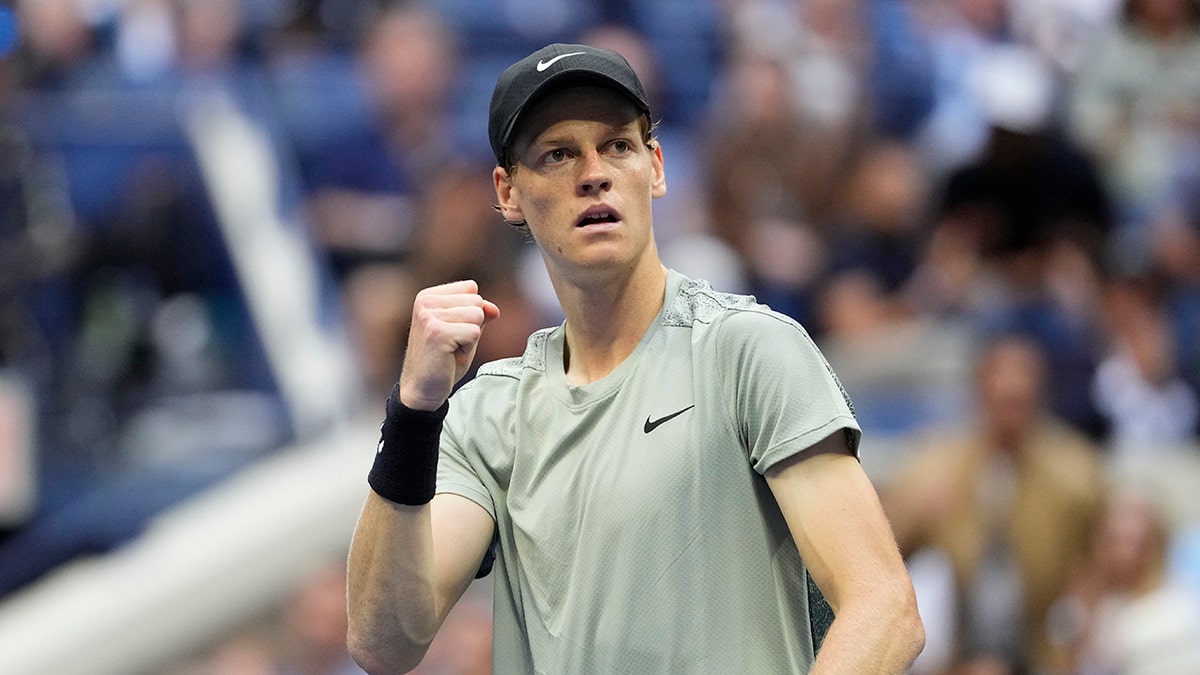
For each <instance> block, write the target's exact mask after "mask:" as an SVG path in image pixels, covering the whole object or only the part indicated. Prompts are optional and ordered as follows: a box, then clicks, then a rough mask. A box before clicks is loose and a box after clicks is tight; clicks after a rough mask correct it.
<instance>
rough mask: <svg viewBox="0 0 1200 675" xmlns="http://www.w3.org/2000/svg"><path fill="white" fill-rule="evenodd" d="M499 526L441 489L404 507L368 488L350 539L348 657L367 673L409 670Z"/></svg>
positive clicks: (476, 507)
mask: <svg viewBox="0 0 1200 675" xmlns="http://www.w3.org/2000/svg"><path fill="white" fill-rule="evenodd" d="M494 529H495V525H494V524H493V523H492V518H491V516H490V515H488V513H487V511H485V510H484V509H483V507H481V506H479V505H478V504H476V503H475V502H472V501H470V500H469V499H467V498H465V497H460V496H459V495H455V494H449V493H442V494H438V495H437V496H435V497H434V498H433V501H432V502H430V503H429V504H424V505H422V506H406V505H403V504H396V503H393V502H390V501H388V500H386V499H384V498H383V497H380V496H379V495H377V494H375V493H374V492H371V493H370V494H368V496H367V502H366V505H364V507H363V511H362V515H361V516H360V518H359V521H358V526H357V527H356V529H355V532H354V539H353V541H352V543H351V545H350V560H349V565H348V573H349V578H348V583H347V599H348V601H349V615H350V629H349V635H348V640H347V642H348V645H349V648H350V653H351V655H353V656H354V660H355V661H357V662H358V664H359V665H360V666H362V668H363V669H364V670H366V671H367V672H369V673H400V672H408V671H409V670H412V669H413V668H415V667H416V666H417V664H418V663H420V662H421V659H422V658H423V657H424V656H425V650H426V649H428V648H429V643H430V642H431V641H432V640H433V636H434V634H435V633H436V632H437V630H438V628H439V627H441V625H442V621H443V620H445V618H446V614H447V613H449V611H450V609H451V608H452V607H453V606H454V603H456V602H458V599H459V598H460V597H462V594H463V592H464V591H465V590H466V589H467V586H468V585H469V584H470V583H471V580H472V579H473V578H474V576H475V573H476V572H477V571H478V570H479V565H480V563H481V562H482V560H483V556H484V553H485V552H486V551H487V548H488V546H489V545H490V544H491V541H492V533H493V531H494Z"/></svg>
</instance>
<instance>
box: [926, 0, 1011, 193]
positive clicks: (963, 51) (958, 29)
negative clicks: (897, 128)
mask: <svg viewBox="0 0 1200 675" xmlns="http://www.w3.org/2000/svg"><path fill="white" fill-rule="evenodd" d="M914 6H915V7H916V8H917V10H918V11H917V12H916V16H917V20H918V24H917V25H918V30H919V31H920V32H921V34H923V35H924V40H925V41H926V42H927V44H928V48H929V49H930V50H931V52H932V55H933V62H934V65H933V68H934V84H935V86H934V93H933V96H934V101H933V107H932V110H930V113H929V115H928V117H927V118H926V119H925V121H924V122H925V123H924V124H923V125H922V126H921V128H920V129H919V130H918V131H917V133H916V134H915V135H914V136H913V137H912V142H913V144H914V147H915V148H916V149H917V151H918V152H919V153H920V155H921V156H922V157H923V158H924V159H925V164H926V166H928V167H929V168H930V170H931V171H932V172H933V175H934V177H935V178H940V177H941V176H942V175H943V174H944V173H946V172H948V171H952V170H954V169H956V168H958V167H960V166H962V165H963V164H966V163H968V162H971V161H973V160H974V159H975V158H976V157H977V156H978V154H979V153H980V152H981V151H982V149H983V146H984V144H985V142H986V139H987V135H988V125H989V120H988V118H987V115H986V112H985V111H984V109H983V106H982V104H981V102H980V101H979V100H978V91H977V90H976V89H975V85H974V78H975V76H976V75H975V71H976V68H978V67H979V65H980V64H981V63H984V62H986V60H987V59H988V58H989V56H990V55H991V54H992V53H993V52H994V51H995V50H997V49H1002V48H1004V47H1005V46H1007V45H1009V44H1011V39H1012V36H1011V32H1010V26H1009V20H1010V17H1009V12H1008V9H1009V1H1008V0H932V1H930V2H921V3H915V5H914Z"/></svg>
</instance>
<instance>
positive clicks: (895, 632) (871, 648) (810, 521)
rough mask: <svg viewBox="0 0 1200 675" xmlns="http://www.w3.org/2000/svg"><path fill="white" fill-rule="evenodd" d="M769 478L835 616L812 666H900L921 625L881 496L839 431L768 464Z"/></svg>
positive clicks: (916, 648) (871, 669)
mask: <svg viewBox="0 0 1200 675" xmlns="http://www.w3.org/2000/svg"><path fill="white" fill-rule="evenodd" d="M766 479H767V484H768V485H769V486H770V488H771V492H772V493H773V494H774V495H775V499H776V501H777V502H778V503H779V508H780V510H781V511H782V512H783V516H784V518H785V519H786V520H787V523H788V529H789V530H790V531H791V533H792V538H793V539H795V541H796V546H797V548H798V549H799V551H800V556H801V558H803V559H804V562H805V564H806V565H807V566H808V569H809V572H810V573H811V574H812V576H813V580H814V581H816V583H817V586H818V587H819V588H820V589H821V592H822V593H824V595H825V597H826V599H827V600H828V601H829V605H830V607H832V608H833V612H834V615H835V617H836V618H835V619H834V621H833V625H832V626H831V627H830V629H829V633H828V635H826V637H825V641H824V643H823V645H822V647H821V651H820V653H819V654H818V656H817V660H816V663H815V664H814V666H813V669H812V673H813V674H814V675H816V674H818V673H820V674H827V673H903V672H904V671H905V670H906V669H907V668H908V667H909V666H910V665H911V664H912V662H913V660H914V659H916V657H917V655H918V654H920V652H921V649H922V648H923V647H924V644H925V630H924V627H923V625H922V623H921V618H920V616H919V615H918V613H917V600H916V595H915V593H914V592H913V587H912V581H911V580H910V579H909V577H908V571H907V570H906V569H905V567H904V561H903V560H902V559H901V557H900V553H899V551H898V550H897V548H896V542H895V540H894V539H893V537H892V533H891V529H890V528H889V527H888V523H887V519H886V518H885V517H884V514H883V509H882V508H881V507H880V505H879V498H878V496H877V495H876V493H875V489H874V487H873V486H872V485H871V482H870V480H869V479H868V478H867V476H866V474H865V473H864V472H863V470H862V467H861V466H860V465H859V463H858V460H857V459H856V458H854V457H853V456H852V455H850V454H849V451H848V449H847V448H846V444H845V440H844V438H843V436H842V434H841V433H835V434H833V435H832V436H830V437H828V438H826V439H825V440H823V441H821V442H819V443H817V444H816V445H815V446H813V447H812V448H810V449H809V450H807V451H806V452H803V453H801V454H799V455H797V456H794V457H791V458H789V459H786V460H783V461H782V462H780V463H779V464H777V465H775V466H773V467H771V469H770V470H769V471H767V474H766Z"/></svg>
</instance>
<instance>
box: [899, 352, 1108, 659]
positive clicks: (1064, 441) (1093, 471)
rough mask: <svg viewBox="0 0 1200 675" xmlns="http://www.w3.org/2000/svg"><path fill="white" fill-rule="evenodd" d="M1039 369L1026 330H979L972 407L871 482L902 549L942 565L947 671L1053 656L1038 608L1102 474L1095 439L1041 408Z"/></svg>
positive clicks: (1076, 548) (1096, 496)
mask: <svg viewBox="0 0 1200 675" xmlns="http://www.w3.org/2000/svg"><path fill="white" fill-rule="evenodd" d="M1045 372H1046V367H1045V363H1044V357H1043V354H1042V352H1041V350H1040V349H1039V348H1038V346H1037V345H1036V343H1034V342H1033V341H1031V340H1028V339H1026V338H1024V337H1019V336H1003V337H1000V338H997V339H995V340H994V341H992V342H990V343H989V344H988V345H986V346H985V348H984V349H983V351H982V352H981V355H980V358H979V361H978V365H977V370H976V381H975V382H976V393H977V396H978V403H977V405H978V413H977V415H976V418H975V419H974V420H972V421H971V422H970V423H968V424H967V425H965V426H964V428H961V429H956V430H941V431H937V432H933V433H930V434H927V435H925V436H924V437H923V438H922V439H921V440H920V441H919V443H918V448H917V449H916V451H915V453H914V455H913V456H911V457H910V458H909V460H907V461H906V462H905V464H904V465H902V466H901V467H900V468H899V469H898V471H897V472H896V473H895V475H894V476H893V478H892V479H891V480H890V481H888V482H887V484H886V485H885V487H884V488H883V498H884V505H885V509H886V511H887V513H888V516H889V518H890V519H891V523H892V527H893V529H894V531H895V535H896V540H897V543H898V544H899V546H900V548H901V552H902V553H903V554H904V555H905V556H906V558H909V557H910V556H912V555H913V554H915V553H917V552H920V551H929V550H933V551H936V552H938V553H940V555H942V556H943V557H944V559H945V561H946V562H947V563H948V568H949V569H950V570H952V577H953V578H952V588H953V590H954V593H953V595H954V599H955V602H954V611H953V612H952V614H953V617H952V622H953V630H952V633H953V635H954V637H953V641H954V644H953V645H951V646H950V649H949V652H950V654H951V657H950V659H949V660H950V664H949V667H950V670H951V672H972V673H977V672H988V673H1016V672H1022V671H1025V670H1030V669H1032V670H1033V671H1035V672H1046V671H1050V672H1053V671H1056V670H1060V669H1061V668H1062V667H1063V666H1064V665H1065V659H1066V654H1065V653H1064V651H1063V650H1062V649H1061V645H1057V644H1056V643H1055V640H1054V639H1053V634H1054V626H1053V621H1052V620H1051V618H1050V616H1049V609H1050V606H1051V605H1052V604H1053V602H1054V600H1055V599H1056V598H1057V597H1058V596H1059V595H1060V594H1061V593H1062V592H1063V589H1064V586H1065V585H1066V584H1067V583H1068V581H1069V579H1070V577H1071V575H1072V574H1073V572H1074V571H1075V570H1077V569H1078V568H1079V566H1080V565H1081V564H1082V563H1083V561H1084V560H1085V558H1086V556H1087V552H1088V542H1089V540H1090V537H1091V536H1092V534H1093V532H1094V530H1095V527H1096V525H1097V522H1098V518H1099V514H1100V510H1101V508H1102V505H1103V495H1104V493H1105V476H1104V469H1103V462H1102V458H1101V456H1100V454H1099V450H1098V448H1097V447H1096V446H1094V445H1093V444H1092V443H1091V442H1090V441H1089V440H1088V439H1087V438H1086V437H1085V436H1083V435H1082V434H1081V433H1079V432H1077V431H1076V430H1074V429H1073V428H1071V427H1069V426H1067V425H1066V424H1065V423H1063V422H1061V421H1058V420H1056V419H1055V418H1054V417H1053V416H1052V415H1051V414H1050V412H1049V411H1048V409H1047V408H1046V405H1045V403H1044V400H1043V385H1044V377H1045ZM919 590H920V589H918V592H919Z"/></svg>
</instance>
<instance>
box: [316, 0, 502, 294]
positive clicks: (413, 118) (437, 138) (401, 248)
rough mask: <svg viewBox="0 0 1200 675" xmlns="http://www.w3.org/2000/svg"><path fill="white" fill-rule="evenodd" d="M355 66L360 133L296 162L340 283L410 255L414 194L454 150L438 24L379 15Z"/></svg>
mask: <svg viewBox="0 0 1200 675" xmlns="http://www.w3.org/2000/svg"><path fill="white" fill-rule="evenodd" d="M358 56H359V61H358V62H359V65H360V68H361V73H360V75H361V77H362V80H363V87H364V90H365V92H366V95H367V96H368V98H369V100H368V106H369V107H368V112H369V114H370V117H369V119H368V120H367V122H366V125H365V126H353V127H350V128H349V129H347V130H345V131H343V132H342V133H340V134H336V135H334V136H333V137H332V138H330V139H329V140H328V141H327V142H325V143H323V144H320V145H319V146H318V147H316V148H313V149H311V151H310V152H307V153H305V155H303V156H302V157H301V167H302V169H303V172H304V175H305V181H306V186H307V191H308V199H307V202H308V212H309V218H310V220H311V222H312V228H313V231H314V236H315V239H316V242H317V244H318V245H319V246H321V247H322V248H323V249H324V250H325V251H327V252H328V254H329V257H330V259H331V261H332V263H333V265H334V269H335V272H336V275H337V277H338V278H339V279H342V280H344V279H346V278H347V277H348V276H350V275H351V274H353V272H354V270H355V268H356V267H357V265H359V264H360V263H369V262H376V261H380V260H384V261H392V262H395V261H398V260H399V259H401V258H402V257H403V256H404V255H406V254H407V253H408V251H409V248H410V247H411V245H412V241H411V237H412V236H413V233H414V231H415V230H416V229H417V226H418V225H419V222H418V219H419V214H418V203H419V200H420V194H421V191H422V190H424V189H425V187H426V186H427V185H428V184H429V183H430V182H431V181H432V180H433V179H434V177H435V176H436V175H437V172H438V171H440V170H441V168H442V166H443V165H444V164H446V163H447V162H448V161H450V160H451V159H452V158H453V157H454V155H455V150H456V148H455V147H454V144H453V143H452V142H450V140H449V139H452V138H453V137H454V133H453V129H452V128H451V122H452V120H453V116H452V115H451V114H450V112H451V110H452V108H451V105H452V100H451V95H452V93H453V91H454V89H455V83H456V82H457V80H456V77H457V70H456V69H457V64H458V61H459V56H460V55H459V50H458V46H457V40H456V36H455V35H454V33H453V32H452V31H451V29H450V27H449V26H448V25H447V24H446V23H445V21H444V20H443V19H442V18H441V16H440V15H438V14H437V13H436V12H434V11H433V10H431V9H427V8H424V7H422V6H419V5H418V6H409V5H397V6H396V7H394V8H392V9H389V10H386V11H385V12H384V13H382V14H381V15H380V16H379V17H378V18H377V19H376V20H375V21H373V22H372V23H371V24H370V25H369V27H368V29H367V31H366V34H365V35H364V36H363V38H362V42H361V45H360V48H359V52H358ZM485 182H486V181H485Z"/></svg>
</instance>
